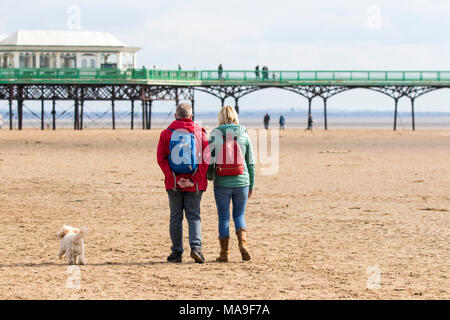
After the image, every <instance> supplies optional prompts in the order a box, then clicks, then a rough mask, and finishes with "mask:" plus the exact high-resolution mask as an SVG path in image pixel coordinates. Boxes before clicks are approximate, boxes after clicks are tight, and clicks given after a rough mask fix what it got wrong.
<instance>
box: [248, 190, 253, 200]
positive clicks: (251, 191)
mask: <svg viewBox="0 0 450 320" xmlns="http://www.w3.org/2000/svg"><path fill="white" fill-rule="evenodd" d="M252 194H253V190H249V191H248V199H250V197H251V196H252Z"/></svg>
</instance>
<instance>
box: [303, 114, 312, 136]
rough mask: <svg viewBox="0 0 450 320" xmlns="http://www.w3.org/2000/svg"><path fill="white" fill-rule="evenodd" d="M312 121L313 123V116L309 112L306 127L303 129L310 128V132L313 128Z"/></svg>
mask: <svg viewBox="0 0 450 320" xmlns="http://www.w3.org/2000/svg"><path fill="white" fill-rule="evenodd" d="M313 123H314V120H313V117H312V115H311V114H309V115H308V127H307V128H306V129H305V131H307V130H310V131H311V132H312V130H313Z"/></svg>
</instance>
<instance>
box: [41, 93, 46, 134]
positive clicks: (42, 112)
mask: <svg viewBox="0 0 450 320" xmlns="http://www.w3.org/2000/svg"><path fill="white" fill-rule="evenodd" d="M44 116H45V114H44V99H42V100H41V130H44Z"/></svg>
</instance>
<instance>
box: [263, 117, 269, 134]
mask: <svg viewBox="0 0 450 320" xmlns="http://www.w3.org/2000/svg"><path fill="white" fill-rule="evenodd" d="M263 121H264V129H266V130H267V129H269V121H270V116H269V114H268V113H266V115H265V116H264V120H263Z"/></svg>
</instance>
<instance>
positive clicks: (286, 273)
mask: <svg viewBox="0 0 450 320" xmlns="http://www.w3.org/2000/svg"><path fill="white" fill-rule="evenodd" d="M159 133H160V131H159V130H151V131H147V132H145V131H141V130H136V131H130V130H117V131H112V130H85V131H81V132H74V131H71V130H57V131H55V132H52V131H43V132H41V131H38V130H24V131H23V132H18V131H13V132H10V131H9V130H0V221H1V223H0V299H405V298H406V299H449V298H450V246H449V243H450V191H449V190H450V131H448V130H447V131H433V130H427V131H416V132H410V131H402V132H393V131H376V130H330V131H328V132H325V131H316V132H313V133H310V132H305V131H303V130H286V131H284V132H281V134H280V162H279V171H278V173H277V174H276V175H262V174H261V172H260V170H259V168H258V170H257V176H256V185H255V187H256V189H255V191H254V194H253V197H252V198H251V199H250V200H249V203H248V208H247V213H246V216H247V224H248V228H249V229H248V236H249V245H250V250H251V253H252V257H253V260H252V261H250V262H247V263H244V262H242V261H241V258H240V254H239V251H238V248H237V240H236V238H235V237H234V236H233V237H232V239H231V262H230V263H228V264H220V263H216V262H215V261H214V260H215V258H216V256H217V254H218V252H219V242H218V239H217V237H218V232H217V214H216V208H215V203H214V198H213V193H212V184H210V185H209V187H208V191H207V192H206V193H205V194H204V196H203V201H202V223H203V241H204V248H203V250H204V255H205V258H206V259H207V263H206V264H204V265H198V264H195V263H193V261H192V259H190V258H189V249H188V242H187V226H186V222H185V231H186V232H185V242H184V243H185V248H186V249H187V250H186V251H185V254H184V261H183V263H182V264H177V265H174V264H168V263H167V262H166V257H167V255H168V254H169V253H170V252H169V251H170V250H169V248H170V238H169V232H168V228H169V227H168V224H169V209H168V199H167V194H166V191H165V189H164V185H163V175H162V173H161V171H160V169H159V167H158V165H157V163H156V144H157V141H158V137H159ZM63 224H68V225H73V226H77V227H81V226H87V227H88V228H89V229H90V230H89V234H88V236H87V238H86V242H85V243H86V260H87V265H84V266H80V267H79V271H80V275H81V283H80V287H79V288H75V289H73V288H68V286H67V283H68V281H70V277H71V276H72V274H71V273H70V272H71V271H70V270H68V266H67V265H66V264H65V263H64V262H63V261H60V260H59V259H58V258H57V252H58V247H59V239H58V238H57V237H56V232H57V231H58V229H59V228H60V227H61V226H62V225H63ZM368 268H369V269H368ZM373 270H378V271H379V275H380V279H381V282H380V287H379V288H368V281H370V279H371V277H373Z"/></svg>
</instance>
